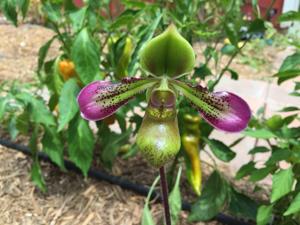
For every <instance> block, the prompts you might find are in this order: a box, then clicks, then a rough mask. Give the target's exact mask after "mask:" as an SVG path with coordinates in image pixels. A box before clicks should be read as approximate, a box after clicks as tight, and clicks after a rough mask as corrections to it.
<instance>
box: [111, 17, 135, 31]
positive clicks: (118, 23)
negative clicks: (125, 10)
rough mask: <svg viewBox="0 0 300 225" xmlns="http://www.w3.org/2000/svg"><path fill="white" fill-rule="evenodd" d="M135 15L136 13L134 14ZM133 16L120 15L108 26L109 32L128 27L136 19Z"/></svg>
mask: <svg viewBox="0 0 300 225" xmlns="http://www.w3.org/2000/svg"><path fill="white" fill-rule="evenodd" d="M135 14H136V13H135ZM135 14H122V15H120V16H118V17H117V18H116V20H115V21H114V22H113V23H112V24H111V25H110V29H111V30H116V29H118V28H120V27H122V26H128V25H129V24H131V23H133V22H134V20H135V19H136V16H135Z"/></svg>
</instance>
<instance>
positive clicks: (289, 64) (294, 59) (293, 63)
mask: <svg viewBox="0 0 300 225" xmlns="http://www.w3.org/2000/svg"><path fill="white" fill-rule="evenodd" d="M295 69H300V52H296V53H294V54H293V55H290V56H288V57H286V58H285V59H284V61H283V63H282V64H281V66H280V68H279V72H283V71H287V70H295Z"/></svg>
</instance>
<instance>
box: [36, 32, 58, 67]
mask: <svg viewBox="0 0 300 225" xmlns="http://www.w3.org/2000/svg"><path fill="white" fill-rule="evenodd" d="M55 38H56V36H53V37H52V38H51V39H50V40H49V41H47V42H46V43H45V44H44V45H43V46H42V47H41V48H40V49H39V58H38V69H37V72H38V73H39V72H40V70H41V69H42V66H43V64H44V61H45V58H46V56H47V53H48V50H49V48H50V46H51V44H52V42H53V41H54V39H55Z"/></svg>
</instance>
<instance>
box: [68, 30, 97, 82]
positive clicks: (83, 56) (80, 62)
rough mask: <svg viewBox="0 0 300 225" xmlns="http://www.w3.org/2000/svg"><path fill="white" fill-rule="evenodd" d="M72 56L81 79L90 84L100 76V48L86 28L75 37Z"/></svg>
mask: <svg viewBox="0 0 300 225" xmlns="http://www.w3.org/2000/svg"><path fill="white" fill-rule="evenodd" d="M71 58H72V60H73V61H74V63H75V68H76V72H77V73H78V75H79V77H80V79H81V81H82V82H83V83H84V84H88V83H90V82H92V81H94V80H95V79H97V76H99V73H100V69H99V65H100V56H99V48H98V46H97V44H96V43H95V42H94V40H93V39H92V38H91V37H90V35H89V32H88V30H87V28H84V29H83V30H82V31H80V33H79V34H78V35H77V37H76V38H75V41H74V43H73V45H72V49H71Z"/></svg>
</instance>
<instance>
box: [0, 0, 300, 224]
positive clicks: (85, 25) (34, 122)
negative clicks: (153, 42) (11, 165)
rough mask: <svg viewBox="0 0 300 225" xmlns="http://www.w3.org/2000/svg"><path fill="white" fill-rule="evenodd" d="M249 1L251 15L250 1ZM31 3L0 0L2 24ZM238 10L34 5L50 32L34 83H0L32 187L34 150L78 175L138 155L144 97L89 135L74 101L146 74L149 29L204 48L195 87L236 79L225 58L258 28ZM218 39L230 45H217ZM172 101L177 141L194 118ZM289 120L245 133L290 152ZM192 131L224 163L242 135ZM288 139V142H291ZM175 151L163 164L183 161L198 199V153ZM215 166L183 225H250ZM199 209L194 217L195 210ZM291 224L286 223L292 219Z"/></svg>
mask: <svg viewBox="0 0 300 225" xmlns="http://www.w3.org/2000/svg"><path fill="white" fill-rule="evenodd" d="M252 2H253V9H254V11H255V10H256V9H257V6H256V1H252ZM29 4H30V1H29V0H14V1H11V0H4V1H1V3H0V6H1V9H2V11H3V12H4V14H5V16H6V17H7V19H9V20H10V21H12V22H13V23H14V24H15V25H17V23H18V19H19V20H20V18H21V17H22V18H24V17H25V15H26V12H27V9H28V5H29ZM242 4H243V1H241V0H239V1H234V0H228V1H221V0H213V1H192V2H191V1H188V0H177V1H156V2H152V1H149V2H141V1H131V0H124V1H122V7H123V11H121V12H117V13H116V11H115V10H113V8H112V5H111V4H110V1H85V2H84V4H83V5H81V6H80V7H78V5H77V6H76V5H75V4H74V3H73V1H71V0H44V1H42V2H41V6H40V8H41V13H42V16H43V18H44V26H46V27H48V28H50V29H52V30H53V31H54V35H53V37H50V38H49V40H48V41H47V42H46V43H45V44H44V45H43V46H41V48H40V51H39V60H38V64H37V78H38V82H37V85H26V86H24V85H20V84H17V83H14V84H9V85H7V84H2V91H1V93H3V95H2V94H1V99H0V118H1V121H2V122H3V124H4V125H5V127H6V128H7V129H8V131H9V133H10V135H11V137H12V138H15V137H16V136H17V134H18V133H22V134H24V135H28V136H30V147H31V149H32V150H33V152H34V154H33V157H34V163H33V165H32V178H33V180H34V181H35V183H36V184H37V185H38V186H39V187H40V188H41V189H43V190H45V189H46V186H45V183H44V180H43V177H42V171H41V170H40V167H39V162H38V160H37V158H36V157H35V152H37V151H41V150H42V151H45V152H46V153H47V154H48V155H49V157H50V158H51V159H52V160H53V162H55V163H56V164H57V165H58V166H60V168H61V169H64V165H63V159H64V157H69V158H70V159H71V160H72V161H73V162H74V163H75V164H76V165H77V166H78V167H79V168H80V169H81V170H82V172H83V174H84V175H87V171H88V169H89V168H90V166H91V163H92V161H93V157H94V156H95V155H100V160H101V162H102V164H103V165H105V167H106V168H107V169H110V168H112V166H113V163H114V160H115V158H116V157H117V156H118V155H119V153H120V150H121V149H123V150H124V149H126V153H125V155H124V158H127V157H131V156H134V155H135V154H136V153H137V148H136V146H135V145H134V144H132V142H131V141H130V140H131V138H132V137H133V136H134V135H135V134H136V132H137V130H138V128H139V126H140V124H141V121H142V117H141V116H140V115H138V114H132V113H131V114H130V113H129V112H130V111H131V109H133V108H134V107H135V108H139V109H140V110H142V111H143V110H144V105H143V104H140V103H139V102H141V101H142V100H144V99H143V98H144V97H143V96H138V97H137V98H136V100H133V101H131V102H130V103H129V105H128V107H127V106H125V107H123V108H122V109H121V110H119V111H118V112H117V113H116V114H115V115H113V116H111V117H109V118H108V119H106V120H105V121H103V122H97V123H96V127H97V129H96V133H95V131H93V130H92V129H91V128H90V126H89V124H88V123H87V122H86V121H85V120H83V119H81V118H80V116H79V111H78V107H77V103H76V96H77V94H78V92H79V90H80V89H81V88H82V87H83V86H84V85H86V84H88V83H89V82H91V81H93V80H103V79H105V80H120V79H122V78H124V77H125V76H135V75H138V74H142V73H144V71H141V70H140V68H139V64H138V60H139V58H138V56H139V52H140V49H141V48H142V46H143V45H144V43H145V42H147V41H148V40H150V39H151V38H152V37H153V36H154V35H156V34H157V33H161V32H162V31H163V30H164V29H165V28H166V26H168V25H169V24H170V23H174V24H175V25H176V26H177V28H178V29H179V31H180V33H181V34H182V35H183V36H184V37H185V38H186V39H187V40H188V41H189V42H190V43H192V44H195V43H200V44H201V45H203V46H204V47H203V48H202V49H203V52H202V55H203V56H204V59H203V60H201V61H200V63H199V64H198V65H197V66H196V67H195V68H194V71H193V73H192V74H191V76H190V77H189V78H188V79H189V80H190V81H191V82H199V81H201V82H203V83H206V84H207V86H208V88H209V89H210V90H213V89H214V88H215V86H216V85H217V84H218V82H219V81H220V80H221V79H222V77H223V76H224V74H229V75H230V76H231V78H232V79H238V73H237V72H236V71H234V70H233V69H232V68H231V67H230V66H231V63H232V61H233V60H234V59H235V58H236V57H237V56H238V55H239V54H240V53H241V51H242V49H243V48H244V46H246V45H247V44H248V42H250V40H251V38H254V37H256V36H257V34H258V33H263V32H264V31H265V24H264V20H263V18H260V17H257V18H256V19H254V20H252V21H246V20H244V19H243V15H242V14H241V10H240V7H241V5H242ZM257 15H259V13H257ZM226 38H227V39H228V40H229V41H227V42H225V43H224V39H226ZM241 40H242V42H241ZM54 41H58V42H59V45H60V52H59V55H57V56H56V57H55V58H52V59H49V58H48V57H47V53H48V50H49V49H50V47H51V45H52V44H53V42H54ZM224 58H225V59H226V63H225V65H222V64H221V60H222V59H224ZM297 60H298V53H296V54H295V55H294V56H291V57H290V58H288V59H286V62H285V65H283V66H282V68H281V69H280V71H279V73H278V74H277V76H278V77H280V78H279V80H280V81H283V80H284V79H286V78H292V77H295V76H296V75H297V74H298V72H299V71H298V69H297V65H298V61H297ZM16 87H17V88H16ZM41 90H43V91H41ZM45 90H46V91H45ZM298 90H299V84H297V83H296V90H295V92H294V94H297V93H298V92H297V91H298ZM178 104H179V106H178V108H179V109H180V110H179V113H178V116H179V121H180V122H181V123H182V124H180V126H179V127H180V128H181V131H180V132H181V134H182V137H184V134H185V132H186V130H187V129H189V128H188V127H189V126H190V124H189V122H187V121H186V119H184V118H186V117H187V116H188V115H190V116H192V117H193V116H195V115H197V112H196V110H194V109H191V108H190V107H189V106H188V103H187V102H186V100H184V99H180V101H179V103H178ZM289 109H290V110H291V109H293V108H289ZM294 109H295V108H294ZM285 110H287V109H285ZM35 112H39V113H35ZM295 112H296V111H295ZM131 115H132V116H131ZM274 118H275V119H274ZM292 119H293V120H296V119H298V117H297V116H294V117H292V116H290V117H285V118H282V117H281V118H280V119H279V117H277V116H275V117H273V118H270V119H267V120H266V119H264V118H262V117H261V114H259V115H258V117H257V118H256V117H255V118H254V119H253V121H252V123H251V126H250V128H249V130H248V131H246V132H245V135H246V136H252V137H256V138H262V139H264V138H265V139H267V138H274V139H275V141H276V143H271V145H270V146H269V147H268V148H267V147H265V148H263V149H264V151H267V150H266V149H268V151H272V152H273V148H275V147H276V148H283V147H282V146H281V145H282V143H285V145H284V146H285V147H284V149H285V148H289V149H294V148H296V147H293V148H291V146H297V145H296V143H297V141H298V137H295V136H293V135H296V134H288V133H289V132H291V133H293V132H294V133H297V132H296V131H297V130H294V129H290V127H289V124H290V123H291V120H292ZM269 120H270V121H271V122H270V121H269ZM18 121H24V122H23V123H22V122H18ZM267 121H269V122H267ZM272 121H277V122H278V121H283V122H280V124H282V125H281V126H280V127H279V128H276V129H274V127H273V128H272V129H273V130H272V129H271V128H270V127H269V126H271V127H272V126H274V125H270V124H273V123H275V122H272ZM114 122H115V123H117V124H118V125H119V127H120V130H121V133H117V132H116V131H114V130H112V129H111V127H110V126H109V125H110V124H111V123H114ZM277 122H276V123H277ZM278 123H279V122H278ZM21 124H22V125H23V127H22V126H21ZM268 124H269V125H268ZM194 126H195V130H198V129H199V130H200V132H198V131H197V132H195V136H196V139H197V142H198V143H196V145H194V149H195V148H196V149H197V150H198V151H200V150H201V151H204V149H208V148H209V149H210V151H211V153H212V154H213V155H214V156H215V157H217V158H218V159H220V160H222V161H224V162H230V161H231V160H232V159H233V158H234V157H235V154H236V153H235V152H234V151H232V150H231V148H232V147H234V146H235V145H236V144H237V143H239V142H240V141H241V140H242V138H241V139H238V140H236V141H235V142H234V143H232V144H231V145H228V146H227V145H225V144H224V143H222V142H221V141H219V140H216V139H212V138H210V134H211V133H212V131H213V128H212V127H211V126H210V125H208V124H207V123H206V122H205V121H203V120H199V121H197V122H195V124H194ZM277 129H280V131H277ZM283 130H284V131H283ZM293 130H294V131H293ZM278 132H279V133H278ZM282 132H283V133H284V132H285V133H284V134H283V133H282ZM199 133H200V134H199ZM268 135H269V136H268ZM289 135H291V136H289ZM291 140H292V142H291V143H293V145H291V144H290V141H291ZM295 141H296V142H295ZM286 142H287V143H288V144H287V143H286ZM39 143H41V144H42V146H40V145H39ZM182 146H183V147H182V149H181V151H180V153H179V154H178V156H177V157H176V159H175V160H174V162H173V164H172V165H171V168H176V167H177V164H178V162H181V161H184V163H185V167H186V175H187V177H188V180H189V181H190V183H191V185H192V188H193V189H194V190H196V193H199V191H197V190H199V189H201V186H200V184H201V182H198V181H196V180H197V179H199V178H200V176H201V173H198V175H195V174H196V172H195V169H194V170H193V168H197V166H196V167H195V165H197V164H199V163H200V161H199V160H197V158H196V156H197V154H195V153H194V154H193V155H194V157H192V154H189V153H188V152H189V150H190V149H184V148H187V147H186V146H187V145H182ZM195 146H196V147H195ZM274 146H275V147H274ZM198 147H199V148H198ZM258 149H260V150H253V151H252V150H251V151H252V152H253V154H255V151H263V150H262V148H258ZM205 151H207V150H205ZM274 151H275V150H274ZM293 151H294V150H293ZM196 153H197V152H196ZM278 154H279V153H278ZM271 157H272V156H271ZM277 161H278V160H277ZM277 161H276V162H275V163H274V162H273V163H271V164H270V166H266V168H267V169H265V170H261V169H255V166H254V163H253V162H249V164H247V165H248V167H246V168H249V167H250V168H251V169H252V170H250V171H251V172H248V173H246V175H249V174H252V173H254V174H261V172H265V173H263V174H269V173H275V174H277V173H276V172H277V171H279V170H278V169H279V167H278V165H277ZM293 163H295V162H293ZM274 164H275V165H274ZM193 165H194V166H193ZM295 165H296V163H295ZM213 168H214V169H215V171H214V172H213V173H212V174H211V176H210V177H209V178H208V180H207V182H206V184H205V185H204V187H203V189H202V195H201V196H200V197H198V198H197V199H195V202H194V205H193V208H192V212H191V214H190V217H189V219H190V221H198V220H209V219H211V218H213V217H214V216H215V215H216V214H217V213H218V212H219V211H221V210H225V209H226V210H228V211H230V212H231V213H232V214H234V215H236V216H243V217H246V218H250V219H256V207H257V204H256V203H255V202H254V201H252V200H251V199H250V198H248V197H246V196H245V195H243V194H241V193H239V192H237V190H235V189H234V188H233V187H232V185H231V184H230V182H229V181H228V180H227V179H226V178H225V176H223V175H222V173H221V172H220V171H218V168H216V167H215V166H213ZM242 168H245V167H242ZM293 168H294V166H293ZM241 170H242V169H241ZM244 170H245V169H244ZM293 170H294V169H293ZM293 170H292V171H293ZM172 171H175V170H174V169H170V176H169V178H170V179H169V181H170V185H172V184H174V183H175V179H173V177H175V174H172ZM242 171H243V170H242ZM246 171H249V169H248V170H246ZM255 171H257V172H255ZM289 171H290V170H288V172H289ZM240 173H241V172H239V173H238V175H237V177H238V178H240V177H241V175H239V174H240ZM286 173H287V172H286ZM193 174H194V175H193ZM293 174H294V173H293ZM242 175H244V174H243V173H242ZM246 175H245V176H246ZM252 176H254V175H251V177H252ZM195 177H196V178H195ZM275 177H276V176H275ZM294 177H295V176H294V175H293V179H296V178H294ZM250 179H251V178H250ZM253 179H254V178H253ZM261 179H262V178H261ZM255 180H259V178H255V179H254V181H255ZM195 183H197V184H195ZM216 184H218V185H216ZM199 186H200V187H199ZM276 186H280V185H276ZM215 187H218V189H216V188H215ZM191 190H192V189H191ZM291 190H293V192H292V193H291V195H288V196H293V195H295V194H296V193H297V191H295V190H296V189H291ZM290 198H291V197H290ZM175 199H177V200H174V201H177V203H178V201H179V200H178V198H175ZM284 199H285V198H284ZM274 201H275V200H274ZM172 202H173V201H172ZM276 204H277V203H276ZM276 204H275V206H274V207H273V205H272V207H270V206H268V207H269V208H266V207H265V208H264V207H263V208H260V210H259V214H258V220H260V218H261V215H268V216H269V215H271V214H270V212H271V210H270V209H271V208H274V212H275V213H277V211H276V210H275V209H276V207H277V206H276ZM249 208H250V209H251V210H250V209H249ZM200 210H201V212H202V213H201V214H200V213H198V212H199V211H200ZM262 212H267V213H265V214H264V213H262ZM279 212H280V211H279ZM279 214H280V213H279ZM289 218H292V219H293V216H289V217H288V219H289ZM261 224H263V223H261Z"/></svg>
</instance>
